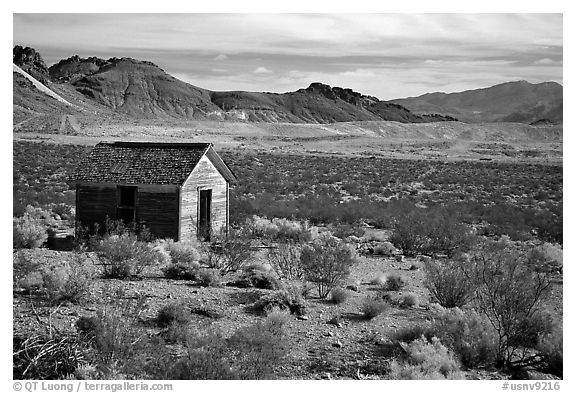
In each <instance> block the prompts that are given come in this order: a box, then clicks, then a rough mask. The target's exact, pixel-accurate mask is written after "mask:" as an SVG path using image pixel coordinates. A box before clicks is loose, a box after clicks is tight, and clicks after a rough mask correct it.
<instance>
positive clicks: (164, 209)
mask: <svg viewBox="0 0 576 393" xmlns="http://www.w3.org/2000/svg"><path fill="white" fill-rule="evenodd" d="M75 180H76V222H77V225H80V226H82V227H88V228H93V227H94V224H96V223H98V224H99V225H103V223H104V222H105V221H106V218H107V217H108V218H109V219H113V220H123V221H124V222H125V223H133V222H136V223H138V224H143V225H145V226H146V227H147V228H148V229H149V230H150V232H151V234H152V235H153V236H155V237H158V238H171V239H174V240H176V241H185V240H186V239H192V238H200V239H201V240H207V239H209V236H210V233H215V232H216V233H217V232H219V231H221V230H222V229H224V230H226V231H227V230H228V225H229V220H230V192H229V190H230V186H231V185H232V184H234V182H235V181H236V176H235V175H234V173H233V172H232V170H231V169H230V168H229V167H228V165H226V163H225V162H224V161H223V160H222V159H221V158H220V156H219V155H218V154H217V153H216V151H214V148H213V145H212V144H211V143H157V142H111V143H105V142H101V143H98V144H97V145H96V146H95V147H94V148H93V149H92V150H91V151H90V153H89V154H88V155H87V156H86V157H85V158H84V159H83V160H82V161H81V162H80V165H79V166H78V168H77V170H76V175H75ZM211 231H213V232H211Z"/></svg>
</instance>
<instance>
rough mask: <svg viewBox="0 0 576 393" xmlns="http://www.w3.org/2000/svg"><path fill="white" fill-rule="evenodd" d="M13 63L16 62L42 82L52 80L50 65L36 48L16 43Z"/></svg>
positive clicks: (13, 51) (13, 50)
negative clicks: (49, 72)
mask: <svg viewBox="0 0 576 393" xmlns="http://www.w3.org/2000/svg"><path fill="white" fill-rule="evenodd" d="M12 63H14V64H16V65H17V66H18V67H20V69H22V70H23V71H25V72H26V73H27V74H29V75H31V76H32V77H33V78H34V79H36V80H38V81H39V82H40V83H43V84H46V83H47V82H48V81H49V80H50V75H49V74H48V67H46V64H45V63H44V60H43V59H42V56H40V53H38V52H36V51H35V50H34V48H30V47H25V48H23V47H21V46H20V45H16V46H15V47H14V48H13V49H12Z"/></svg>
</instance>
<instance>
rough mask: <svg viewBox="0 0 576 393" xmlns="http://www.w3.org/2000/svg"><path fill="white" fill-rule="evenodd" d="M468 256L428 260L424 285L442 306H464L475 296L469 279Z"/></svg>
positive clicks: (425, 265) (425, 267)
mask: <svg viewBox="0 0 576 393" xmlns="http://www.w3.org/2000/svg"><path fill="white" fill-rule="evenodd" d="M469 265H470V261H469V259H468V258H467V257H462V258H459V259H445V260H426V261H424V271H425V273H426V279H425V281H424V285H425V286H426V288H427V289H428V290H429V291H430V294H431V295H432V297H433V298H434V300H435V301H436V302H438V303H439V304H440V305H441V306H442V307H446V308H450V307H462V306H464V305H466V304H467V303H469V302H470V301H472V299H473V298H474V285H472V282H471V281H470V280H469V279H468V272H467V270H468V266H469Z"/></svg>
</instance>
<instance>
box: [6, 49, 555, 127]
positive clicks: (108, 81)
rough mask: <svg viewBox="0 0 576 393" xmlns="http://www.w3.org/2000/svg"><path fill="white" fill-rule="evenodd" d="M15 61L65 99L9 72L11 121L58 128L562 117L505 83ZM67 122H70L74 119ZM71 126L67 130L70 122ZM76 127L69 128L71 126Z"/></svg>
mask: <svg viewBox="0 0 576 393" xmlns="http://www.w3.org/2000/svg"><path fill="white" fill-rule="evenodd" d="M13 59H14V64H16V65H18V66H19V67H20V69H22V71H23V72H25V73H26V74H28V75H29V76H30V77H32V78H33V79H35V80H36V81H38V82H39V83H40V84H41V85H43V86H45V87H46V88H47V89H48V90H49V91H51V92H53V93H54V94H55V95H57V96H58V97H60V98H62V100H63V101H65V102H67V103H69V104H70V105H66V104H63V103H62V101H59V100H58V99H57V98H55V95H54V94H48V93H47V90H45V89H42V88H39V87H40V86H39V85H38V84H34V83H32V82H31V79H29V78H25V77H23V74H21V73H18V72H15V73H14V78H13V81H14V82H13V84H14V89H13V92H14V122H15V124H20V125H21V124H23V122H26V124H27V125H28V126H33V127H36V128H38V127H39V128H41V129H46V127H45V126H44V124H56V126H54V127H53V126H49V127H48V128H50V127H51V128H52V129H56V130H58V129H60V130H62V129H64V128H66V127H65V126H63V124H65V123H66V122H67V121H68V120H66V119H72V117H70V116H73V118H74V119H75V120H74V122H76V123H78V124H80V126H82V125H83V124H86V123H101V122H103V121H104V120H106V121H108V120H109V119H111V118H114V119H120V120H122V121H125V122H131V121H132V122H134V121H140V120H142V121H151V120H158V121H167V120H174V121H182V120H185V121H190V120H217V121H236V122H237V121H244V122H271V123H278V122H285V123H317V124H328V123H338V122H354V121H395V122H400V123H430V122H443V121H458V120H463V121H468V122H495V121H500V122H502V121H504V122H523V123H534V124H538V125H544V124H553V123H561V122H562V86H560V85H558V84H556V83H552V82H550V83H543V84H538V85H532V84H530V83H528V82H511V83H507V84H502V85H498V86H493V87H490V88H487V89H478V90H470V91H466V92H462V93H451V94H445V93H432V94H425V95H423V96H420V97H412V98H406V99H399V100H393V101H381V100H379V99H378V98H376V97H373V96H368V95H363V94H361V93H358V92H355V91H353V90H351V89H347V88H341V87H332V86H329V85H326V84H323V83H319V82H315V83H312V84H310V86H308V87H307V88H303V89H299V90H296V91H293V92H287V93H282V94H279V93H267V92H246V91H218V92H217V91H210V90H207V89H203V88H201V87H197V86H193V85H191V84H188V83H186V82H183V81H181V80H179V79H177V78H174V77H173V76H171V75H169V74H168V73H166V72H165V71H164V70H163V69H161V68H160V67H158V66H157V65H156V64H154V63H151V62H149V61H142V60H136V59H132V58H127V57H122V58H117V57H113V58H110V59H102V58H97V57H88V58H81V57H79V56H77V55H74V56H72V57H70V58H68V59H64V60H61V61H59V62H58V63H56V64H54V65H52V66H51V67H49V68H47V67H46V65H45V63H44V61H43V60H42V57H41V56H40V54H39V53H38V52H36V51H35V50H34V49H33V48H28V47H27V48H23V47H21V46H15V47H14V49H13ZM69 123H71V124H72V123H73V121H72V120H70V121H69ZM68 128H69V127H68ZM72 128H74V127H72Z"/></svg>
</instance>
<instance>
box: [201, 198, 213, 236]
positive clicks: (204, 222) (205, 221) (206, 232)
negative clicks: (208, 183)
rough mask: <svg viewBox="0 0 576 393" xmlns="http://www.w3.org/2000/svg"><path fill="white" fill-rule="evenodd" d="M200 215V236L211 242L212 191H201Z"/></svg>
mask: <svg viewBox="0 0 576 393" xmlns="http://www.w3.org/2000/svg"><path fill="white" fill-rule="evenodd" d="M199 210H200V211H199V214H198V236H199V237H200V239H202V240H210V228H211V225H210V224H211V221H212V217H211V216H212V214H211V213H212V190H200V209H199Z"/></svg>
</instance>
